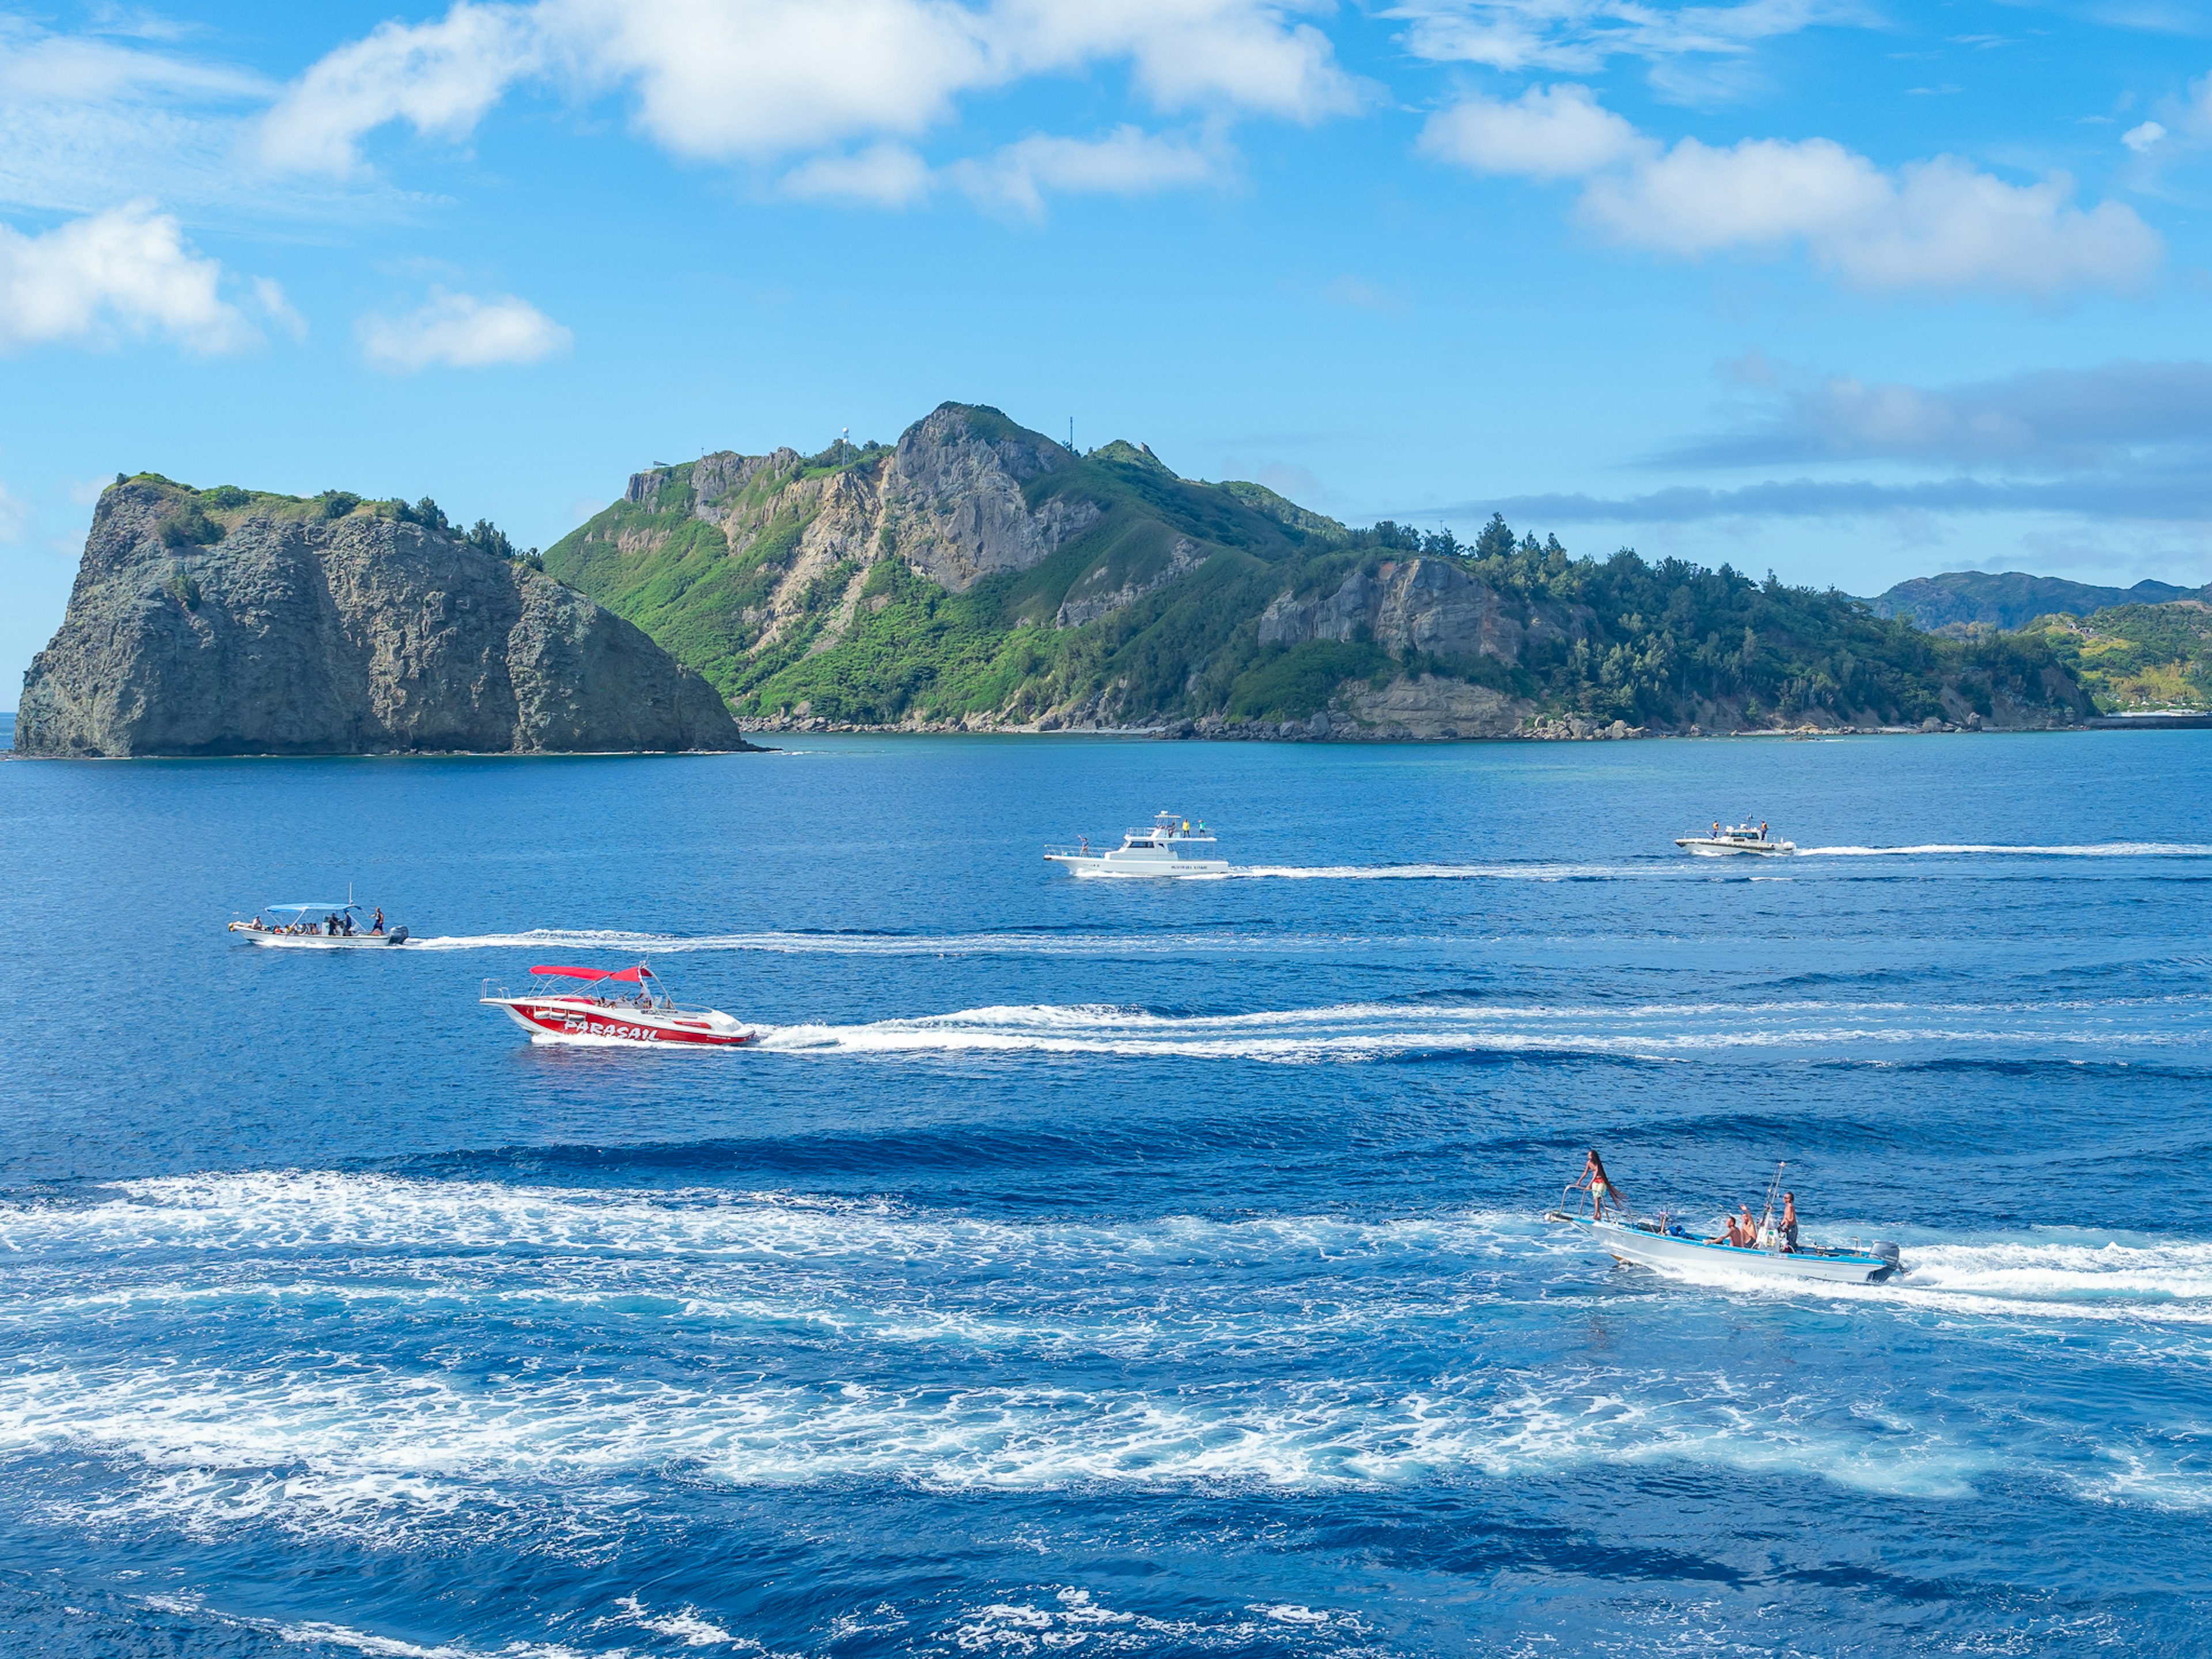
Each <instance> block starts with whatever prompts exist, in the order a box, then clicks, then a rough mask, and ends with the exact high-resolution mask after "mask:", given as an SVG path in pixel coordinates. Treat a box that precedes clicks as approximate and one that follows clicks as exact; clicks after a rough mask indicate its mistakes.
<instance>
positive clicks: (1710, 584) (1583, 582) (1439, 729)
mask: <svg viewBox="0 0 2212 1659" xmlns="http://www.w3.org/2000/svg"><path fill="white" fill-rule="evenodd" d="M545 562H546V568H547V569H549V570H550V571H551V572H552V573H553V574H556V575H557V576H560V577H561V578H562V580H566V581H569V582H573V583H574V585H575V586H578V587H580V588H581V589H582V590H583V591H584V592H587V593H589V594H591V595H592V597H593V598H595V599H599V601H600V602H601V603H602V604H605V605H608V606H610V607H611V608H612V609H613V610H615V611H619V612H621V613H622V614H623V615H624V616H626V617H629V618H630V619H631V620H632V621H633V622H635V623H637V624H638V625H639V626H640V627H641V628H642V629H645V630H646V632H647V633H648V634H650V635H653V638H654V639H656V640H658V641H660V643H661V644H663V645H664V646H665V647H667V648H668V649H669V650H670V651H671V653H674V654H675V655H676V656H677V657H678V659H680V660H682V661H683V662H684V663H686V664H687V665H690V667H692V668H694V669H696V671H698V672H699V673H701V674H702V675H703V676H705V677H706V678H708V679H710V680H712V681H713V682H714V685H715V688H716V689H717V690H720V692H721V693H722V695H723V696H724V698H725V699H726V701H727V702H728V704H729V707H730V708H731V709H732V712H733V713H734V714H737V716H738V720H739V723H740V725H741V726H746V727H749V728H756V729H770V730H775V729H784V728H788V727H792V726H799V727H804V728H806V729H817V730H818V729H823V728H829V729H849V728H874V729H886V728H889V729H903V730H909V731H944V730H964V731H1007V730H1020V731H1055V730H1062V729H1069V728H1073V729H1098V728H1124V729H1126V728H1129V727H1145V728H1149V729H1156V730H1164V731H1168V732H1176V733H1180V734H1186V735H1194V736H1243V737H1270V738H1292V737H1297V738H1329V739H1333V740H1345V739H1352V738H1374V739H1397V738H1477V737H1528V738H1557V737H1569V738H1577V737H1592V736H1614V737H1618V736H1623V735H1642V734H1644V733H1645V732H1664V731H1678V732H1679V731H1688V730H1692V729H1700V730H1705V731H1736V730H1774V729H1778V728H1783V727H1788V728H1791V729H1796V728H1800V727H1804V726H1812V727H1815V728H1820V729H1826V730H1836V729H1839V728H1842V727H1846V726H1850V727H1858V728H1865V727H1869V726H1872V727H1892V728H1894V727H1897V726H1911V727H1913V728H1915V729H1942V728H1945V727H1976V726H1986V727H2019V726H2059V725H2069V724H2072V723H2075V721H2077V720H2081V719H2082V718H2083V717H2085V716H2087V715H2089V714H2093V712H2094V711H2093V708H2092V705H2091V703H2090V701H2089V698H2088V697H2087V695H2086V694H2085V693H2084V692H2083V690H2082V688H2081V685H2080V684H2078V682H2077V681H2076V679H2075V676H2074V674H2073V673H2072V671H2070V670H2069V667H2068V666H2067V665H2066V664H2065V663H2063V661H2062V660H2060V659H2059V657H2058V656H2057V654H2056V653H2054V651H2053V649H2052V647H2051V645H2050V644H2049V642H2048V641H2043V640H2040V639H2033V638H2029V637H2027V636H2022V635H2003V636H2002V637H1998V638H1993V639H1975V640H1963V641H1954V640H1946V639H1938V638H1934V637H1932V636H1931V635H1929V634H1928V633H1926V632H1924V631H1922V630H1921V629H1916V628H1915V627H1913V626H1912V625H1911V623H1910V622H1909V621H1907V620H1903V619H1897V618H1887V617H1881V616H1877V615H1875V614H1873V612H1872V610H1871V609H1870V607H1869V605H1868V604H1867V603H1866V602H1864V601H1862V600H1858V599H1851V598H1850V597H1849V596H1848V595H1845V594H1843V593H1839V592H1832V591H1831V592H1818V591H1815V590H1813V589H1809V588H1801V587H1791V586H1786V585H1784V584H1783V583H1780V582H1778V581H1777V580H1774V579H1773V578H1772V577H1771V576H1769V577H1768V578H1767V579H1766V580H1765V581H1759V580H1754V579H1753V578H1752V577H1751V576H1748V575H1747V574H1744V573H1742V572H1740V571H1735V570H1732V569H1729V568H1727V567H1725V566H1723V568H1720V569H1718V570H1711V569H1706V568H1702V567H1700V566H1697V565H1692V564H1689V563H1686V562H1682V561H1680V560H1674V559H1665V560H1661V561H1659V562H1656V563H1647V562H1645V561H1644V560H1643V559H1641V558H1639V557H1638V556H1637V555H1636V554H1635V553H1633V552H1632V551H1629V550H1626V549H1624V550H1620V552H1618V553H1615V554H1613V555H1612V556H1609V557H1607V558H1604V559H1593V558H1589V557H1576V556H1571V555H1570V554H1569V553H1568V551H1567V550H1566V549H1565V548H1564V547H1562V546H1561V545H1560V544H1559V541H1558V539H1557V538H1551V537H1547V538H1542V539H1541V540H1540V539H1539V538H1537V537H1535V536H1534V535H1533V534H1528V535H1522V536H1516V535H1515V534H1514V532H1512V531H1511V530H1510V529H1509V528H1508V527H1507V526H1506V525H1505V523H1504V520H1502V519H1498V518H1495V517H1493V519H1492V522H1491V524H1490V525H1489V526H1488V527H1487V528H1486V529H1485V530H1484V532H1482V534H1481V535H1480V537H1479V538H1477V539H1476V540H1475V542H1474V543H1473V544H1462V543H1461V542H1459V541H1458V540H1456V539H1455V538H1454V537H1453V536H1452V535H1451V534H1450V533H1449V532H1419V531H1417V530H1415V529H1414V528H1413V526H1407V525H1400V524H1394V523H1390V522H1388V521H1384V522H1382V523H1377V524H1375V525H1372V526H1366V527H1364V528H1355V527H1352V526H1346V525H1344V524H1342V523H1340V522H1339V521H1337V520H1334V519H1332V518H1329V517H1327V516H1326V515H1324V514H1322V513H1316V512H1314V511H1312V510H1310V509H1309V508H1306V507H1301V506H1299V505H1297V503H1295V502H1293V501H1288V500H1286V499H1285V498H1284V497H1283V496H1282V495H1278V494H1277V493H1275V492H1274V491H1273V490H1271V489H1266V488H1264V487H1263V486H1261V485H1260V484H1257V483H1247V482H1243V481H1237V480H1229V481H1225V482H1220V483H1207V482H1206V481H1204V480H1200V479H1191V478H1185V477H1180V476H1178V475H1177V474H1176V472H1175V471H1174V470H1173V469H1172V468H1170V466H1168V465H1167V464H1166V463H1165V462H1164V461H1163V460H1162V459H1160V458H1159V457H1158V455H1156V454H1154V453H1152V450H1151V449H1150V448H1149V447H1146V445H1143V444H1140V443H1130V442H1127V441H1120V440H1117V441H1114V442H1112V443H1109V444H1105V445H1103V446H1102V447H1099V448H1097V449H1093V450H1090V451H1087V452H1081V453H1079V452H1077V451H1076V450H1073V449H1071V448H1069V447H1067V446H1066V445H1064V444H1060V443H1059V442H1056V441H1054V440H1053V439H1051V438H1048V437H1046V436H1044V435H1042V434H1041V433H1037V432H1034V431H1030V429H1028V428H1024V427H1022V426H1020V425H1018V424H1017V423H1016V422H1013V421H1011V420H1009V419H1008V418H1007V417H1006V416H1005V415H1003V414H1001V413H1000V411H998V410H995V409H991V408H988V407H987V406H984V405H981V404H958V403H947V404H940V405H939V407H938V408H937V409H935V410H933V411H932V412H931V413H930V414H928V415H927V416H924V417H923V418H922V419H921V420H919V421H917V422H915V423H914V424H913V425H912V426H910V427H908V428H907V429H906V431H905V432H904V433H902V435H900V437H899V439H898V441H897V442H896V443H895V444H879V443H872V444H867V445H865V446H855V445H852V444H848V443H843V442H840V443H837V444H835V445H832V446H831V447H829V448H828V449H826V450H823V451H821V452H819V453H815V454H811V455H809V454H802V453H799V451H798V450H796V449H792V448H784V449H777V450H774V451H771V452H769V453H767V454H764V455H745V454H739V453H735V452H729V451H724V452H720V453H713V454H708V455H705V456H702V457H701V458H700V459H698V460H696V461H690V462H684V463H682V464H680V465H655V466H653V467H650V468H647V469H646V470H645V471H640V472H638V473H636V474H635V475H634V476H633V477H631V479H630V481H629V489H628V490H627V491H626V492H625V493H624V495H623V498H622V499H621V500H619V501H614V502H612V503H611V504H610V505H609V506H608V507H606V508H605V510H604V511H602V512H600V513H597V514H595V515H594V516H593V517H592V519H591V520H589V521H588V522H587V523H586V524H584V525H583V526H580V527H579V528H578V529H576V530H575V531H574V532H571V533H570V534H569V535H568V536H566V537H563V538H562V539H561V540H560V541H559V542H558V543H556V544H555V545H554V546H552V547H551V548H550V549H548V550H547V551H546V555H545Z"/></svg>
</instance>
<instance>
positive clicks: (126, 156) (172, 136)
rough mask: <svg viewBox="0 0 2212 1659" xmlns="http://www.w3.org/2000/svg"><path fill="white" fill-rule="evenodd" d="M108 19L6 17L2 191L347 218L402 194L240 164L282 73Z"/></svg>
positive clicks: (0, 72)
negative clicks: (54, 23) (72, 25)
mask: <svg viewBox="0 0 2212 1659" xmlns="http://www.w3.org/2000/svg"><path fill="white" fill-rule="evenodd" d="M100 31H101V32H100V33H79V34H58V33H50V32H47V31H45V30H41V29H39V28H37V27H33V25H31V24H28V23H26V22H24V21H21V19H20V18H10V17H9V16H6V15H0V203H5V204H10V205H15V206H19V207H27V208H33V209H37V210H41V211H46V212H53V213H76V214H88V213H96V212H99V211H101V210H106V209H108V208H112V207H113V206H114V205H115V204H116V202H117V201H118V198H121V199H128V198H130V197H138V196H149V197H158V198H159V199H161V201H163V202H166V203H168V204H171V205H172V206H175V205H179V204H182V205H185V206H187V207H191V208H194V209H197V210H215V211H217V212H220V213H222V214H223V215H224V216H228V217H235V216H238V215H239V214H240V211H241V210H244V211H246V212H254V211H258V210H274V211H277V212H281V213H283V214H284V215H286V216H291V217H317V216H321V217H331V216H341V215H342V216H345V217H346V218H347V219H349V221H353V222H357V221H358V219H359V218H360V216H361V215H362V212H363V211H364V210H365V209H368V208H371V207H378V208H380V209H381V210H383V211H384V212H385V213H386V214H387V215H388V214H389V213H390V212H391V211H392V209H393V208H394V207H396V206H398V205H399V204H398V201H397V199H396V197H395V195H394V193H393V192H392V191H389V190H387V189H384V188H381V187H373V188H369V189H364V188H362V187H361V186H353V187H349V188H345V189H343V190H340V189H334V188H332V186H331V183H330V181H329V180H328V179H314V180H313V181H311V182H310V181H305V180H302V181H297V182H294V181H279V180H276V179H272V178H270V177H268V176H266V175H257V174H256V173H254V171H253V170H252V169H251V168H243V167H240V165H239V161H240V155H241V153H250V152H251V151H252V149H253V145H252V143H251V142H250V141H251V138H252V134H253V131H254V124H256V123H258V121H259V120H260V119H261V117H262V114H263V112H264V108H265V106H267V104H268V103H269V100H270V99H272V98H273V97H275V96H276V94H277V92H278V91H279V88H278V86H277V85H276V82H271V81H270V80H269V79H268V78H267V77H265V76H262V75H260V74H258V73H257V72H255V71H253V70H248V69H244V68H240V67H239V66H237V65H234V64H224V63H219V62H214V61H210V60H208V59H205V58H198V57H195V56H192V55H190V54H188V53H185V52H181V51H179V50H175V49H171V48H149V47H147V46H142V45H136V44H121V43H118V41H116V40H112V39H106V38H103V34H105V33H116V32H118V31H121V32H130V33H137V34H139V35H142V36H146V35H152V34H155V33H158V25H157V23H154V22H150V21H149V20H133V19H130V18H122V19H115V18H110V19H106V20H105V21H103V22H102V24H101V26H100ZM376 197H382V198H383V199H382V200H381V201H377V200H376V199H375V198H376Z"/></svg>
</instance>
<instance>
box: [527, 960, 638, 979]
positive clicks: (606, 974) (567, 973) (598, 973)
mask: <svg viewBox="0 0 2212 1659" xmlns="http://www.w3.org/2000/svg"><path fill="white" fill-rule="evenodd" d="M530 971H531V972H532V973H533V974H558V975H561V976H562V978H564V979H626V980H629V981H630V982H631V983H633V984H635V982H636V981H639V980H641V979H651V978H652V977H653V969H650V968H647V966H645V965H644V963H639V964H638V965H637V966H636V967H635V968H617V969H607V968H532V969H531V970H530Z"/></svg>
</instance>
